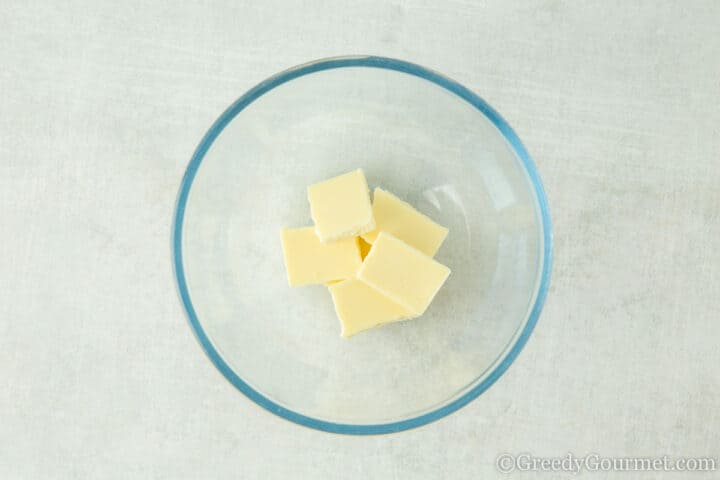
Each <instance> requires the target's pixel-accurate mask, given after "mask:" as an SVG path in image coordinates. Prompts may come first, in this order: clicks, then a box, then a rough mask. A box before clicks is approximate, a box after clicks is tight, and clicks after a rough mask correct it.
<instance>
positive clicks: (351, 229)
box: [308, 169, 375, 243]
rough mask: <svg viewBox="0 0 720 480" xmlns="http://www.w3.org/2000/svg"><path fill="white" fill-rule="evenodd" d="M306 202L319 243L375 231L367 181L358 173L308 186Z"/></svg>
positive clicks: (360, 172) (356, 171)
mask: <svg viewBox="0 0 720 480" xmlns="http://www.w3.org/2000/svg"><path fill="white" fill-rule="evenodd" d="M308 201H309V202H310V214H311V216H312V219H313V222H315V233H316V234H317V236H318V238H319V239H320V241H321V242H323V243H328V242H334V241H336V240H342V239H344V238H350V237H356V236H358V235H362V234H363V233H366V232H369V231H371V230H373V229H374V228H375V219H374V217H373V213H372V205H371V204H370V194H369V190H368V185H367V180H365V174H364V173H363V171H362V170H360V169H358V170H355V171H352V172H350V173H346V174H344V175H340V176H338V177H334V178H331V179H329V180H325V181H324V182H320V183H316V184H314V185H310V186H309V187H308Z"/></svg>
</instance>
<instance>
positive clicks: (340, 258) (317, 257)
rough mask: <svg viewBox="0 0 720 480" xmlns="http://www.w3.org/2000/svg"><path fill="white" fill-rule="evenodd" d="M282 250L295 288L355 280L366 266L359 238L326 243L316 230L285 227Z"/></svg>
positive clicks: (288, 273) (289, 281) (291, 282)
mask: <svg viewBox="0 0 720 480" xmlns="http://www.w3.org/2000/svg"><path fill="white" fill-rule="evenodd" d="M282 247H283V254H284V256H285V267H286V268H287V277H288V283H290V286H291V287H295V286H298V285H308V284H313V283H327V282H330V281H333V280H342V279H345V278H352V277H354V276H355V274H356V272H357V270H358V269H359V268H360V265H361V264H362V258H361V257H360V248H359V246H358V241H357V239H356V238H348V239H345V240H339V241H337V242H333V243H328V244H325V243H322V242H320V240H319V239H318V238H317V235H315V229H314V228H313V227H304V228H284V229H283V230H282Z"/></svg>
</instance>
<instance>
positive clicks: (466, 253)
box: [181, 66, 546, 425]
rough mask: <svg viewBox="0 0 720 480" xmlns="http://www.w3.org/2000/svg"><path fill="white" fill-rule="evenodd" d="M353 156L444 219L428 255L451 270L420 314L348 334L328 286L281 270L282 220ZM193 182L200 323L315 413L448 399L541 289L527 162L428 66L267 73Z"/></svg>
mask: <svg viewBox="0 0 720 480" xmlns="http://www.w3.org/2000/svg"><path fill="white" fill-rule="evenodd" d="M285 75H287V74H285ZM271 81H272V80H271ZM358 167H362V168H363V169H364V170H365V173H366V175H367V178H368V183H369V184H370V187H371V189H372V188H374V187H375V186H382V187H383V188H385V189H387V190H389V191H391V192H393V193H395V194H396V195H398V196H400V197H401V198H404V199H405V200H407V201H409V202H410V203H411V204H412V205H414V206H415V207H416V208H418V209H419V210H421V211H423V212H424V213H426V214H427V215H429V216H430V217H431V218H433V219H435V220H436V221H437V222H439V223H440V224H442V225H445V226H447V227H448V228H449V229H450V234H449V236H448V238H447V240H446V241H445V243H444V244H443V246H442V248H441V249H440V251H439V252H438V254H437V256H436V258H437V259H438V260H439V261H440V262H442V263H444V264H446V265H448V266H449V267H450V268H451V269H452V274H451V276H450V278H449V279H448V281H447V283H446V284H445V286H444V287H443V288H442V289H441V291H440V292H439V294H438V295H437V297H436V298H435V300H434V302H433V303H432V305H431V306H430V308H429V310H428V311H427V313H426V314H425V315H424V316H423V317H421V318H419V319H415V320H411V321H408V322H403V323H397V324H393V325H389V326H386V327H383V328H379V329H375V330H372V331H369V332H365V333H362V334H359V335H357V336H355V337H353V338H351V339H349V340H348V339H343V338H341V337H340V335H339V334H340V326H339V324H338V320H337V319H336V316H335V313H334V310H333V305H332V301H331V298H330V296H329V293H328V292H327V289H326V288H324V287H322V286H310V287H301V288H290V287H289V286H288V285H287V280H286V275H285V269H284V264H283V257H282V250H281V245H280V228H281V227H283V226H289V227H299V226H305V225H311V224H312V222H311V219H310V213H309V207H308V202H307V197H306V187H307V185H309V184H311V183H314V182H317V181H319V180H323V179H326V178H329V177H332V176H334V175H338V174H341V173H344V172H347V171H350V170H352V169H355V168H358ZM187 188H188V189H189V192H188V196H187V202H186V204H185V205H184V207H185V209H184V218H183V219H182V254H181V262H182V269H183V272H184V279H185V281H186V284H187V294H188V297H189V298H190V299H191V302H192V308H193V310H194V314H195V315H196V317H197V321H198V323H199V324H200V326H201V328H202V330H203V332H204V334H205V335H207V338H208V339H209V342H210V343H211V344H212V348H214V350H215V351H216V354H217V355H219V357H220V358H221V359H222V360H223V361H224V363H226V364H227V366H228V368H229V369H231V370H232V372H233V374H235V375H237V376H238V377H239V378H241V379H242V380H243V381H244V382H245V383H246V384H247V385H248V386H249V387H251V388H252V389H253V390H254V391H255V392H257V393H259V394H260V395H261V396H263V397H264V398H265V399H267V400H269V401H270V402H272V403H274V404H276V405H278V406H279V407H281V408H286V409H288V410H291V411H292V412H295V413H297V414H300V415H303V416H307V417H311V418H313V419H317V420H319V421H324V422H333V423H341V424H356V425H369V424H387V423H391V422H400V421H403V420H407V419H411V418H414V417H418V416H421V415H423V414H427V413H428V412H432V411H436V410H437V409H438V408H442V407H443V406H444V405H448V404H450V403H451V402H453V401H454V400H456V399H457V398H459V397H460V396H461V395H463V394H464V393H465V392H467V391H468V390H469V389H471V388H472V387H473V386H474V385H477V384H478V382H480V381H482V380H483V379H484V378H487V376H488V375H490V374H491V372H492V371H493V369H494V368H495V367H496V366H497V365H498V364H499V362H501V361H502V360H503V359H504V358H505V357H506V356H507V354H508V352H509V350H510V348H511V347H512V346H513V344H514V343H515V342H516V341H517V339H518V336H519V335H520V333H521V332H522V331H523V328H524V326H525V325H526V324H527V322H528V319H529V317H530V313H531V310H532V308H533V306H534V304H535V301H536V298H537V295H538V290H539V288H540V280H541V271H542V269H543V263H544V261H546V259H545V258H544V254H543V236H544V233H545V232H544V231H543V222H542V218H541V211H540V206H539V198H538V192H536V191H535V189H534V188H533V182H532V181H531V178H530V176H529V173H528V171H527V170H526V168H525V167H524V165H523V163H522V162H521V160H520V159H519V157H518V154H517V153H516V151H515V150H514V149H513V147H512V145H511V144H510V143H509V142H508V140H507V139H506V137H505V136H504V135H503V134H502V132H501V131H500V130H499V129H498V127H496V125H495V124H494V123H493V122H492V121H491V120H490V119H489V118H488V117H487V116H486V115H485V114H483V113H482V112H481V111H480V110H478V109H477V108H476V107H475V106H473V105H472V104H471V103H468V102H467V101H466V100H464V99H463V98H461V97H460V96H458V95H456V94H455V93H453V92H450V91H448V90H447V89H445V88H442V87H441V86H439V85H437V84H436V83H434V82H432V81H429V80H427V79H426V78H421V77H418V76H415V75H410V74H408V73H404V72H401V71H396V70H393V69H387V68H368V67H366V66H347V67H344V68H333V69H328V70H322V71H315V72H313V73H308V74H304V75H300V76H297V77H296V78H294V79H291V80H289V81H286V82H284V83H281V84H280V85H277V86H274V88H272V89H270V90H269V91H267V92H265V93H264V94H262V95H260V96H259V97H257V98H256V99H254V101H252V102H251V103H250V104H249V105H247V106H246V107H245V108H243V109H242V110H241V111H240V113H239V114H237V115H236V116H235V117H234V118H233V119H232V120H231V121H230V122H229V124H227V125H226V126H225V127H224V129H222V131H221V132H220V133H219V135H218V136H217V138H216V139H215V140H214V141H213V142H212V143H211V144H210V145H209V149H208V150H207V152H206V153H205V155H204V157H203V158H202V159H201V162H200V163H199V166H198V168H197V171H196V172H195V176H194V178H193V179H192V180H191V183H189V184H188V185H187Z"/></svg>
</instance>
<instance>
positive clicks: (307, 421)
mask: <svg viewBox="0 0 720 480" xmlns="http://www.w3.org/2000/svg"><path fill="white" fill-rule="evenodd" d="M345 67H368V68H383V69H387V70H394V71H398V72H403V73H407V74H409V75H414V76H416V77H420V78H423V79H425V80H427V81H429V82H432V83H434V84H436V85H438V86H440V87H442V88H444V89H446V90H448V91H450V92H452V93H454V94H455V95H457V96H458V97H460V98H462V99H463V100H465V101H466V102H468V103H470V104H471V105H473V106H474V107H475V108H477V109H478V110H479V111H480V112H482V113H483V114H484V115H485V116H486V117H487V118H488V119H489V120H490V121H491V122H492V123H493V124H494V125H495V126H496V127H497V128H498V130H500V132H501V133H502V134H503V135H504V136H505V138H506V139H507V141H508V143H509V144H510V145H511V146H512V148H513V149H514V151H515V153H516V154H517V156H518V158H519V159H520V161H521V162H522V165H523V166H524V167H525V170H526V171H527V174H528V176H529V178H530V181H531V183H532V186H533V189H534V190H535V195H536V199H537V202H538V205H539V209H540V216H541V220H542V226H543V258H542V260H543V265H542V272H541V275H540V286H539V289H538V293H537V296H536V298H535V303H534V305H533V307H532V309H531V311H530V316H529V319H528V321H527V323H526V324H525V327H524V328H523V330H522V332H521V333H520V335H519V336H518V337H517V340H516V341H515V344H514V345H513V346H512V347H511V348H510V351H509V352H508V353H507V354H506V355H505V357H504V358H503V359H502V361H500V362H499V363H498V364H497V365H496V366H495V368H494V369H493V371H492V372H490V374H489V375H488V376H486V377H485V378H484V379H483V380H482V381H480V382H479V383H478V384H477V385H475V386H474V387H472V388H471V389H470V390H468V391H467V392H465V393H464V394H463V395H462V396H460V397H459V398H457V399H455V400H453V401H452V402H450V403H448V404H447V405H444V406H442V407H439V408H437V409H435V410H433V411H431V412H428V413H425V414H422V415H419V416H417V417H413V418H410V419H406V420H401V421H398V422H391V423H382V424H368V425H362V424H345V423H335V422H329V421H325V420H319V419H316V418H312V417H308V416H305V415H302V414H299V413H297V412H295V411H293V410H290V409H288V408H285V407H283V406H281V405H278V404H277V403H275V402H273V401H272V400H270V399H269V398H267V397H265V396H264V395H262V394H261V393H260V392H258V391H257V390H255V389H253V388H252V387H251V386H250V385H249V384H247V383H246V382H245V381H243V379H242V378H240V377H239V376H238V375H237V374H236V373H235V372H234V371H233V370H232V369H231V368H230V366H229V365H228V364H227V363H226V362H225V361H224V360H223V359H222V357H221V356H220V354H219V353H218V351H217V350H215V348H214V347H213V345H212V343H211V342H210V339H209V338H208V336H207V334H206V333H205V331H204V330H203V328H202V325H201V324H200V321H199V319H198V316H197V313H196V312H195V309H194V307H193V304H192V300H191V299H190V294H189V292H188V288H187V282H186V278H185V270H184V266H183V261H182V233H183V220H184V216H185V208H186V206H187V200H188V195H189V193H190V188H191V187H192V183H193V180H194V178H195V174H196V173H197V171H198V168H199V167H200V164H201V163H202V160H203V158H204V157H205V154H206V153H207V151H208V149H209V148H210V146H211V145H212V143H213V142H214V141H215V139H216V138H217V137H218V136H219V135H220V133H221V132H222V131H223V129H224V128H225V127H226V126H227V125H228V124H229V123H230V122H231V121H232V120H233V119H234V118H235V116H237V115H238V114H239V113H240V112H241V111H242V110H243V109H244V108H245V107H247V106H248V105H249V104H251V103H252V102H253V101H255V100H257V99H258V98H259V97H261V96H262V95H264V94H265V93H267V92H269V91H270V90H272V89H274V88H275V87H278V86H280V85H282V84H283V83H286V82H288V81H290V80H293V79H295V78H298V77H302V76H303V75H308V74H311V73H314V72H319V71H322V70H330V69H335V68H345ZM172 255H173V264H174V268H175V278H176V280H177V286H178V290H179V294H180V298H181V300H182V303H183V306H184V307H185V311H186V313H187V316H188V320H189V322H190V326H191V327H192V329H193V331H194V333H195V336H196V337H197V339H198V341H199V342H200V345H201V346H202V348H203V349H204V350H205V352H206V353H207V355H208V357H210V360H211V361H212V362H213V364H215V366H216V367H217V369H218V370H220V372H221V373H222V374H223V375H224V376H225V378H227V379H228V381H230V383H232V384H233V385H234V386H235V387H236V388H237V389H238V390H240V391H241V392H242V393H244V394H245V395H246V396H247V397H249V398H250V399H251V400H252V401H254V402H255V403H257V404H258V405H260V406H261V407H263V408H265V409H267V410H268V411H270V412H272V413H274V414H276V415H279V416H281V417H283V418H285V419H287V420H290V421H291V422H295V423H297V424H300V425H303V426H306V427H310V428H314V429H317V430H323V431H326V432H333V433H341V434H351V435H373V434H383V433H392V432H399V431H402V430H408V429H411V428H415V427H419V426H421V425H425V424H427V423H430V422H433V421H435V420H438V419H440V418H442V417H444V416H446V415H449V414H450V413H452V412H454V411H456V410H458V409H459V408H461V407H463V406H465V405H467V404H468V403H469V402H470V401H472V400H474V399H475V398H477V397H478V396H479V395H480V394H481V393H483V392H484V391H485V390H487V389H488V388H490V386H491V385H492V384H493V383H495V382H496V381H497V379H498V378H500V376H502V374H503V373H505V371H506V370H507V369H508V367H509V366H510V365H511V364H512V362H513V361H514V360H515V358H517V356H518V354H519V353H520V351H521V350H522V348H523V347H524V346H525V343H526V342H527V340H528V338H529V337H530V334H531V333H532V331H533V329H534V328H535V324H536V323H537V320H538V317H539V316H540V312H541V310H542V307H543V304H544V303H545V298H546V296H547V292H548V288H549V285H550V271H551V268H552V225H551V221H550V212H549V208H548V204H547V198H546V196H545V191H544V189H543V186H542V182H541V180H540V176H539V174H538V172H537V169H536V167H535V164H534V163H533V161H532V159H531V158H530V155H529V154H528V152H527V150H526V149H525V147H524V146H523V144H522V142H521V141H520V139H519V138H518V136H517V135H516V134H515V132H514V131H513V129H512V128H511V127H510V125H509V124H508V123H507V122H506V121H505V120H504V119H503V118H502V117H501V116H500V114H499V113H498V112H496V111H495V109H493V108H492V107H491V106H490V105H489V104H488V103H487V102H485V101H484V100H483V99H482V98H480V97H479V96H477V95H476V94H474V93H473V92H471V91H470V90H468V89H467V88H465V87H463V86H462V85H460V84H459V83H457V82H455V81H454V80H451V79H449V78H447V77H444V76H442V75H440V74H438V73H436V72H434V71H432V70H428V69H427V68H424V67H421V66H419V65H416V64H413V63H410V62H405V61H402V60H396V59H392V58H386V57H376V56H362V57H361V56H350V57H335V58H329V59H322V60H318V61H314V62H310V63H307V64H303V65H299V66H297V67H294V68H291V69H289V70H285V71H283V72H281V73H279V74H277V75H275V76H273V77H270V78H269V79H267V80H265V81H263V82H261V83H259V84H258V85H256V86H255V87H253V88H252V89H250V90H249V91H248V92H247V93H245V94H244V95H243V96H241V97H240V98H239V99H237V100H236V101H235V102H234V103H233V104H232V105H230V107H228V108H227V110H225V112H223V114H222V115H220V117H219V118H218V119H217V120H216V121H215V123H214V124H213V125H212V126H211V127H210V129H209V130H208V132H207V133H206V134H205V136H204V137H203V139H202V141H201V142H200V144H199V145H198V147H197V149H196V150H195V153H194V154H193V156H192V158H191V160H190V163H189V164H188V167H187V169H186V171H185V175H184V176H183V179H182V183H181V185H180V191H179V193H178V199H177V206H176V209H175V215H174V224H173V231H172Z"/></svg>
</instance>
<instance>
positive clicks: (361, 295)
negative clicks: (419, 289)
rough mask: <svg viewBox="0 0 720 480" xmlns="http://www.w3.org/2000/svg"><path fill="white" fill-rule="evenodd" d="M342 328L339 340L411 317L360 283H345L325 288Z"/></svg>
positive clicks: (351, 280) (356, 281)
mask: <svg viewBox="0 0 720 480" xmlns="http://www.w3.org/2000/svg"><path fill="white" fill-rule="evenodd" d="M328 289H329V290H330V294H331V295H332V299H333V303H334V304H335V311H336V312H337V316H338V318H339V319H340V324H341V325H342V333H341V335H342V336H343V337H350V336H352V335H355V334H356V333H358V332H362V331H363V330H367V329H370V328H373V327H377V326H379V325H383V324H385V323H389V322H396V321H398V320H405V319H408V318H410V317H412V316H413V315H412V314H410V312H408V311H407V310H406V309H405V308H403V307H401V306H400V305H398V304H397V303H395V302H393V301H392V300H390V299H389V298H387V297H385V296H384V295H382V294H381V293H379V292H378V291H376V290H374V289H373V288H372V287H370V286H368V285H366V284H365V283H363V282H361V281H360V280H356V279H349V280H344V281H342V282H340V283H335V284H333V285H330V287H328Z"/></svg>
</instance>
